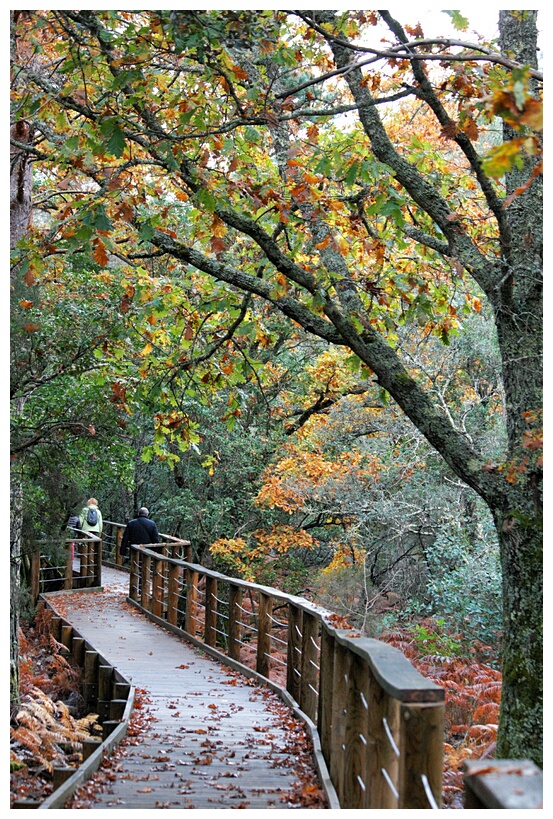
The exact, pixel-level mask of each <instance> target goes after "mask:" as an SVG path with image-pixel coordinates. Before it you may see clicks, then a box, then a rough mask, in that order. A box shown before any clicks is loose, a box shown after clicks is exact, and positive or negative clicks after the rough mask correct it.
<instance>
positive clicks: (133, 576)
mask: <svg viewBox="0 0 553 819" xmlns="http://www.w3.org/2000/svg"><path fill="white" fill-rule="evenodd" d="M129 572H130V577H129V597H130V598H131V600H135V601H138V589H139V585H140V584H139V575H140V572H141V566H140V565H139V556H138V552H137V551H136V550H134V549H133V548H132V546H129Z"/></svg>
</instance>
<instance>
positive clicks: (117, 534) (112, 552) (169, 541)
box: [102, 520, 192, 568]
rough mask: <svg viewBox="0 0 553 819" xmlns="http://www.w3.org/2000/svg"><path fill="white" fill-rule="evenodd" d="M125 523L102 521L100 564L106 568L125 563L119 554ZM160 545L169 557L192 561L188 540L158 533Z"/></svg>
mask: <svg viewBox="0 0 553 819" xmlns="http://www.w3.org/2000/svg"><path fill="white" fill-rule="evenodd" d="M125 528H126V524H125V523H115V522H114V521H112V520H105V521H104V528H103V532H102V562H103V563H104V564H105V565H106V566H116V567H118V568H122V567H124V566H125V565H126V561H125V559H124V558H123V556H122V554H121V541H122V540H123V532H124V531H125ZM159 536H160V538H161V544H159V545H160V546H162V547H163V550H164V554H166V555H168V556H169V557H180V558H183V559H184V560H191V559H192V547H191V545H190V541H189V540H182V539H181V538H177V537H173V536H172V535H164V534H162V533H160V535H159Z"/></svg>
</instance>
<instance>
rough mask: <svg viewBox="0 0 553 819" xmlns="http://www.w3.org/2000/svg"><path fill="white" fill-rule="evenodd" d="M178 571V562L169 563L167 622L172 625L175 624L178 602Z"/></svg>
mask: <svg viewBox="0 0 553 819" xmlns="http://www.w3.org/2000/svg"><path fill="white" fill-rule="evenodd" d="M179 573H180V566H179V565H178V563H170V564H169V577H168V579H167V622H168V623H170V624H171V625H172V626H176V625H177V615H178V611H177V607H178V602H179Z"/></svg>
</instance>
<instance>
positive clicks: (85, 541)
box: [79, 538, 90, 588]
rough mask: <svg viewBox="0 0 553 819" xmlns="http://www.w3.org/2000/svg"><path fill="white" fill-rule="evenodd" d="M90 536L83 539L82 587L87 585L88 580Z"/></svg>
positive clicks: (80, 582) (80, 583)
mask: <svg viewBox="0 0 553 819" xmlns="http://www.w3.org/2000/svg"><path fill="white" fill-rule="evenodd" d="M89 542H90V541H89V540H88V538H83V540H82V541H81V569H80V581H79V586H80V587H81V588H82V587H83V586H86V585H87V580H88V544H89Z"/></svg>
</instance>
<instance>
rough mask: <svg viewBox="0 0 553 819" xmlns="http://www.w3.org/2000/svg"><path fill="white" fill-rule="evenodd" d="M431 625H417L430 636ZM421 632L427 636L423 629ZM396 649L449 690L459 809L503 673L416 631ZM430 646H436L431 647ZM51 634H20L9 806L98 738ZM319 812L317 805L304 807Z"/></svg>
mask: <svg viewBox="0 0 553 819" xmlns="http://www.w3.org/2000/svg"><path fill="white" fill-rule="evenodd" d="M430 626H431V624H430V623H428V622H427V623H426V625H425V624H424V623H423V624H419V632H418V633H419V634H420V633H421V631H420V629H426V632H429V633H431V630H430ZM423 633H424V632H423ZM381 639H384V640H386V641H387V642H389V643H391V644H392V645H394V646H395V647H396V648H399V649H400V650H401V651H402V652H403V653H404V654H405V655H406V656H407V657H408V659H409V660H410V661H411V662H412V663H413V665H414V666H415V667H416V668H417V669H418V670H419V671H420V672H421V673H422V674H424V676H426V677H428V678H430V679H432V680H433V681H434V682H436V683H437V684H438V685H440V686H442V687H444V688H445V691H446V738H445V746H444V747H445V756H444V786H443V803H444V808H449V809H462V807H463V777H462V765H463V762H464V761H465V760H466V759H482V758H492V757H493V755H494V751H495V740H496V735H497V722H498V711H499V699H500V694H501V674H500V672H499V671H497V670H496V669H494V668H492V667H491V666H490V665H487V664H485V663H482V662H480V661H479V660H478V659H477V658H476V657H474V658H471V659H467V658H464V657H460V656H454V657H450V656H443V655H441V654H439V653H437V652H435V653H431V654H429V653H424V650H423V649H424V648H425V646H424V645H422V644H421V641H420V640H419V641H417V640H416V639H414V637H413V632H412V630H405V631H403V630H396V631H394V632H392V633H390V634H388V635H387V636H385V637H383V638H381ZM430 647H431V648H435V646H432V645H430ZM62 648H63V647H62V646H61V645H60V644H59V643H57V642H56V640H54V638H53V637H52V636H51V635H49V634H48V632H47V629H46V626H45V625H44V624H42V623H41V622H40V618H39V619H38V620H37V621H36V622H35V623H32V624H26V625H24V626H23V629H22V633H21V663H20V685H21V707H20V710H19V711H18V713H17V715H15V717H14V718H13V719H12V727H11V753H10V780H11V782H10V791H11V794H10V796H11V804H12V805H13V803H14V802H15V801H20V800H31V801H33V800H34V801H37V802H41V801H43V800H44V799H45V798H46V797H47V796H48V795H49V794H50V793H51V792H52V769H53V766H54V765H56V766H60V765H61V766H63V765H69V766H72V765H73V766H77V765H78V764H79V757H80V754H79V751H78V748H79V743H80V742H82V741H83V739H88V738H91V737H96V738H98V737H101V731H102V729H101V726H100V725H99V723H98V721H97V718H96V716H95V715H90V714H87V713H86V709H84V701H83V699H82V697H81V695H80V686H81V671H80V669H79V668H78V667H77V666H76V665H75V664H74V663H72V661H71V659H70V658H69V657H67V654H66V653H63V651H62ZM141 709H142V706H141V704H140V701H139V702H138V703H137V709H135V710H136V713H135V714H134V724H133V725H132V726H131V731H130V733H131V736H132V735H135V736H137V737H139V735H140V731H141V729H142V722H143V720H144V719H146V715H145V712H144V711H143V710H141ZM299 806H301V807H321V806H322V805H320V804H313V805H299Z"/></svg>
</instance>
